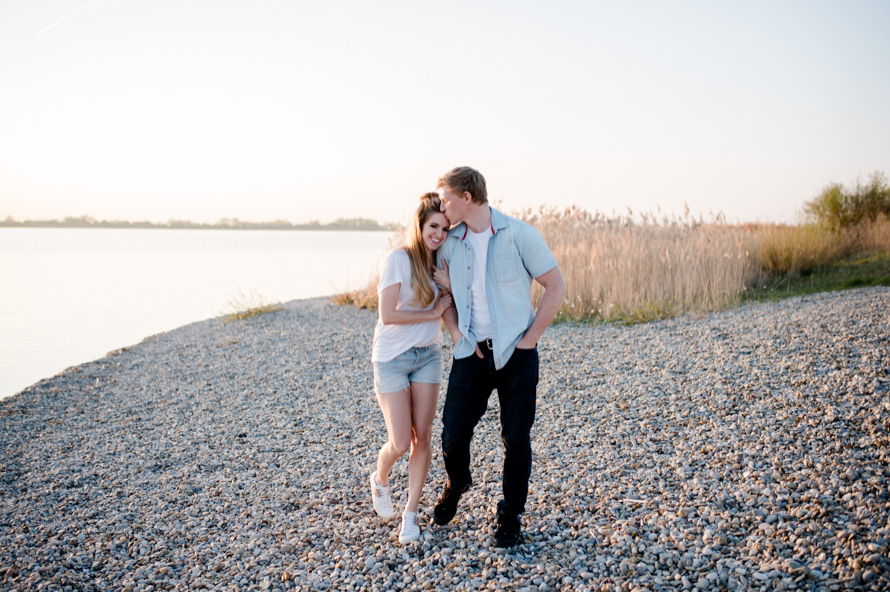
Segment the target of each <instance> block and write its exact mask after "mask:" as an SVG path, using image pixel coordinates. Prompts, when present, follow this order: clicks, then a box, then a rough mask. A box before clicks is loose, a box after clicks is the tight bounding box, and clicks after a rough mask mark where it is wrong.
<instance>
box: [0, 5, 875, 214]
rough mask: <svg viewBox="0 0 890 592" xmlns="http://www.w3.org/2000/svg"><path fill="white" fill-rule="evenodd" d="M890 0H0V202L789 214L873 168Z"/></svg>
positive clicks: (186, 209) (3, 207) (235, 210)
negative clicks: (455, 170)
mask: <svg viewBox="0 0 890 592" xmlns="http://www.w3.org/2000/svg"><path fill="white" fill-rule="evenodd" d="M888 24H890V2H885V1H845V2H818V1H771V2H759V1H753V2H751V1H745V2H666V1H658V2H566V1H555V2H548V3H546V4H545V3H542V2H522V1H519V2H517V1H514V2H447V3H442V2H438V3H431V2H416V1H415V2H407V1H406V2H386V1H381V2H358V1H340V2H337V1H331V2H284V1H273V0H255V1H252V2H248V1H246V0H213V1H189V0H179V1H175V2H174V1H168V0H92V1H90V0H87V1H79V0H3V1H2V2H0V80H2V92H0V218H5V217H6V216H9V215H11V216H13V217H15V218H17V219H25V218H28V219H34V218H59V217H64V216H69V215H74V216H76V215H81V214H89V215H92V216H94V217H97V218H106V219H114V218H117V219H148V220H155V221H163V220H167V219H170V218H180V219H182V218H188V219H192V220H200V221H216V220H218V219H219V218H223V217H238V218H241V219H244V220H272V219H276V218H284V219H288V220H291V221H293V222H300V221H306V220H310V219H320V220H322V221H329V220H332V219H334V218H337V217H359V216H361V217H368V218H374V219H377V220H381V221H400V222H404V221H405V220H407V218H408V216H409V214H410V212H411V211H412V210H413V208H414V206H415V202H416V198H417V196H419V195H420V194H421V193H422V192H423V191H426V190H429V189H432V188H434V186H435V181H436V178H437V177H438V176H439V175H440V174H442V173H444V172H445V171H446V170H448V169H449V168H451V167H452V166H456V165H462V164H467V165H470V166H474V167H476V168H478V169H479V170H481V171H482V173H483V174H484V175H485V176H486V178H487V179H488V184H489V190H490V195H491V197H492V198H494V199H495V200H497V201H498V202H499V203H500V204H501V206H502V207H503V208H504V209H505V210H508V211H509V210H515V209H519V208H524V207H535V206H538V205H542V204H549V205H554V206H564V205H569V204H577V205H579V206H581V207H584V208H586V209H588V210H591V211H594V210H598V211H601V212H606V213H609V212H611V211H613V210H616V211H618V212H625V211H626V209H627V208H628V207H629V208H632V209H633V210H634V211H641V210H644V211H654V210H655V209H656V207H660V208H661V210H662V211H666V212H672V213H680V212H682V211H683V204H684V203H686V204H688V205H689V207H690V208H691V210H692V211H693V212H695V213H698V212H702V213H704V215H705V217H708V212H717V211H722V212H724V213H725V214H726V216H727V218H728V219H729V220H731V221H737V220H740V221H753V220H762V221H767V220H770V221H792V220H793V219H794V216H795V213H796V212H797V211H798V210H799V209H800V207H801V205H802V204H803V202H805V201H806V200H808V199H811V198H812V197H813V196H814V195H815V194H816V193H818V191H819V190H820V189H821V188H822V187H824V186H825V185H826V184H827V183H829V182H833V181H837V182H842V183H850V182H852V181H854V180H855V179H856V176H857V175H860V174H861V175H862V177H863V179H864V178H865V177H867V176H868V175H869V174H870V173H871V172H873V171H875V170H882V171H885V172H886V173H888V174H890V109H888V108H887V105H890V36H888V35H887V34H886V29H887V25H888Z"/></svg>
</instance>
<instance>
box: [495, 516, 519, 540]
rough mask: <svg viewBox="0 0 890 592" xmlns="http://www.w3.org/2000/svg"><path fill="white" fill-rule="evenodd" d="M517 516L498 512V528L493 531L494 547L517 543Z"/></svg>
mask: <svg viewBox="0 0 890 592" xmlns="http://www.w3.org/2000/svg"><path fill="white" fill-rule="evenodd" d="M519 531H520V527H519V516H517V515H516V514H510V513H507V512H498V529H497V530H496V531H495V533H494V546H495V547H512V546H514V545H516V544H517V543H519Z"/></svg>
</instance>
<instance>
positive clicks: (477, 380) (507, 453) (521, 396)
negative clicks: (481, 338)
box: [442, 344, 538, 514]
mask: <svg viewBox="0 0 890 592" xmlns="http://www.w3.org/2000/svg"><path fill="white" fill-rule="evenodd" d="M480 348H481V349H482V353H483V354H484V355H485V358H484V359H480V358H479V357H478V356H477V355H476V354H475V353H474V354H473V355H471V356H470V357H468V358H463V359H461V360H457V359H455V360H453V364H452V366H451V375H450V376H449V378H448V391H447V393H446V395H445V408H444V411H443V412H442V453H443V456H444V459H445V470H446V471H447V472H448V480H449V481H450V483H451V487H454V488H458V489H459V488H462V487H463V486H465V485H467V484H469V483H471V481H472V479H471V475H470V440H471V439H472V438H473V429H474V428H475V427H476V424H477V423H479V420H480V419H481V418H482V414H483V413H485V409H486V407H487V406H488V398H489V397H490V396H491V393H492V391H493V390H494V389H497V391H498V400H499V402H500V407H501V441H502V442H503V443H504V484H503V487H504V498H503V499H502V500H501V502H500V503H499V504H498V508H499V509H501V510H503V511H506V512H508V513H511V514H521V513H522V512H523V511H524V510H525V500H526V498H527V497H528V480H529V476H530V475H531V470H532V447H531V437H530V434H531V429H532V424H533V423H534V421H535V403H536V401H535V399H536V388H537V385H538V350H537V349H517V350H516V351H514V353H513V355H512V356H511V357H510V361H508V362H507V364H506V365H505V366H504V367H503V368H501V369H500V370H495V367H494V359H493V357H492V353H491V351H490V350H489V349H488V348H487V347H485V346H484V344H480Z"/></svg>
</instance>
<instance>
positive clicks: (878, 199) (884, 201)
mask: <svg viewBox="0 0 890 592" xmlns="http://www.w3.org/2000/svg"><path fill="white" fill-rule="evenodd" d="M804 213H805V214H806V215H807V216H808V217H809V219H810V220H811V221H813V222H816V223H820V224H825V225H827V226H828V227H829V228H831V229H832V230H840V229H842V228H850V227H852V226H856V225H857V224H859V223H860V222H863V221H865V220H868V221H871V222H874V221H875V220H877V219H878V217H879V216H888V217H890V185H888V184H887V179H886V178H885V177H884V173H882V172H880V171H875V172H874V173H872V175H871V177H870V178H869V181H868V183H866V184H865V185H863V184H862V183H860V182H859V181H858V180H857V181H856V186H855V187H854V188H852V189H850V190H847V189H845V188H844V186H843V185H841V184H840V183H832V184H830V185H828V186H827V187H826V188H825V189H823V190H822V192H821V193H820V194H819V195H817V196H816V198H815V199H813V200H812V201H809V202H807V203H805V204H804Z"/></svg>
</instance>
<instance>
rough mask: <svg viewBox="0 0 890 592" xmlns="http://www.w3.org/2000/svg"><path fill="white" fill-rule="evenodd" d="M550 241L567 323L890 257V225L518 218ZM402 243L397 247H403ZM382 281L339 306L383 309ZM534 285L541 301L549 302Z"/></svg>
mask: <svg viewBox="0 0 890 592" xmlns="http://www.w3.org/2000/svg"><path fill="white" fill-rule="evenodd" d="M514 215H516V216H517V217H519V218H520V219H523V220H525V221H526V222H528V223H530V224H532V225H533V226H535V227H536V228H538V230H540V231H541V234H542V235H543V236H544V239H545V241H546V242H547V244H548V246H549V247H550V249H551V250H552V251H553V254H554V255H555V256H556V259H557V261H558V262H559V266H560V269H561V270H562V272H563V275H564V276H565V278H566V287H567V294H566V300H565V302H564V304H563V306H562V308H561V309H560V311H559V314H558V317H557V318H558V319H560V320H576V321H588V322H597V321H620V322H628V323H635V322H645V321H649V320H654V319H661V318H668V317H672V316H676V315H680V314H684V313H686V312H708V311H713V310H721V309H725V308H729V307H732V306H737V305H738V304H739V303H740V302H741V300H742V299H743V298H744V297H745V296H746V294H749V293H751V292H752V291H753V290H756V289H758V288H760V287H761V286H764V285H766V284H767V283H768V282H771V281H774V280H775V279H776V278H777V277H783V276H799V275H800V274H806V273H809V272H811V271H813V270H814V269H816V268H818V267H819V266H820V265H825V264H828V263H832V262H835V261H838V260H840V259H842V258H844V257H847V256H849V255H851V254H855V253H867V252H888V251H890V220H888V219H887V218H886V217H880V218H878V219H877V220H876V221H874V222H863V223H862V224H860V225H858V226H856V227H853V228H848V229H845V230H843V231H841V232H836V231H832V230H830V229H829V228H828V227H826V226H820V225H812V224H810V225H800V226H793V225H777V224H745V225H730V224H726V223H725V222H724V220H723V218H722V216H717V217H715V218H714V219H713V220H711V221H708V222H706V221H704V220H702V219H701V218H699V219H695V218H693V217H690V216H689V214H688V212H687V214H686V215H685V216H682V217H677V216H675V217H661V218H660V219H658V218H656V217H655V216H654V215H652V214H644V215H642V216H637V217H632V215H628V216H613V217H606V216H604V215H602V214H599V213H594V214H591V213H589V212H587V211H585V210H582V209H579V208H577V207H572V208H567V209H565V210H556V209H552V208H540V209H538V210H534V211H533V210H526V211H524V212H520V213H519V214H514ZM394 243H397V240H396V241H394ZM376 285H377V280H376V279H375V280H374V281H373V282H372V283H371V284H369V285H368V286H367V287H366V288H364V289H362V290H357V291H354V292H345V293H341V294H338V295H336V296H335V297H334V298H332V301H333V302H336V303H338V304H354V305H356V306H360V307H362V308H372V309H373V308H376V306H377V292H376ZM540 295H541V289H540V286H538V285H537V284H535V287H534V289H533V292H532V297H533V299H534V300H535V302H536V303H537V301H538V300H539V299H540Z"/></svg>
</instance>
